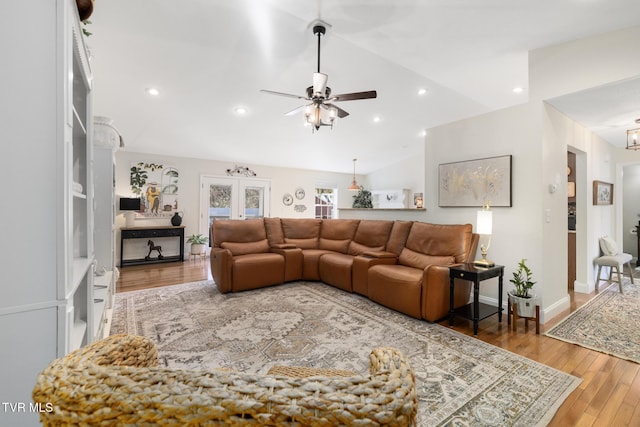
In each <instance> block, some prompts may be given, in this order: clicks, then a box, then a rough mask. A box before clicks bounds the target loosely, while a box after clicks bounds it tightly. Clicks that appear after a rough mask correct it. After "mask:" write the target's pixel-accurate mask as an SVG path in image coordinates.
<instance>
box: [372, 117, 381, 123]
mask: <svg viewBox="0 0 640 427" xmlns="http://www.w3.org/2000/svg"><path fill="white" fill-rule="evenodd" d="M380 120H382V118H381V117H380V116H373V123H380Z"/></svg>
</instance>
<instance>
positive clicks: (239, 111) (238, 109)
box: [233, 107, 247, 116]
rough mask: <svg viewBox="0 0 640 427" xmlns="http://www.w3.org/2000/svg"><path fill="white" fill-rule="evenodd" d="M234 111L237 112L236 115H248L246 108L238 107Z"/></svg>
mask: <svg viewBox="0 0 640 427" xmlns="http://www.w3.org/2000/svg"><path fill="white" fill-rule="evenodd" d="M233 111H235V112H236V114H238V115H240V116H242V115H244V114H247V108H246V107H236V108H234V109H233Z"/></svg>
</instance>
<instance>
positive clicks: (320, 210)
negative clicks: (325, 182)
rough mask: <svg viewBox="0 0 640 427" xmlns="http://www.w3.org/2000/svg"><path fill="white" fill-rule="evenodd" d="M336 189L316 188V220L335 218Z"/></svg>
mask: <svg viewBox="0 0 640 427" xmlns="http://www.w3.org/2000/svg"><path fill="white" fill-rule="evenodd" d="M337 200H338V197H337V189H335V188H316V201H315V206H316V218H321V219H331V218H335V217H336V213H337V211H338V210H337V206H336V201H337Z"/></svg>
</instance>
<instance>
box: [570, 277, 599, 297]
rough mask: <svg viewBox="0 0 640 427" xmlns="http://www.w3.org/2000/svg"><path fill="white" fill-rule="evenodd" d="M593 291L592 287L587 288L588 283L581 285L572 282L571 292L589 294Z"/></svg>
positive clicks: (580, 283)
mask: <svg viewBox="0 0 640 427" xmlns="http://www.w3.org/2000/svg"><path fill="white" fill-rule="evenodd" d="M594 289H595V286H594V287H591V286H589V284H588V283H582V282H578V281H577V280H575V281H574V282H573V292H579V293H581V294H590V293H591V292H593V291H594Z"/></svg>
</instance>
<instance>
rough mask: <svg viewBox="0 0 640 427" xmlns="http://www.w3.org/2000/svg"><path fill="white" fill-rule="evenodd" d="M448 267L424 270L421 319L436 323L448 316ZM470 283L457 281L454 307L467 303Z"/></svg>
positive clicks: (436, 266) (439, 266)
mask: <svg viewBox="0 0 640 427" xmlns="http://www.w3.org/2000/svg"><path fill="white" fill-rule="evenodd" d="M449 267H450V266H448V265H430V266H428V267H426V268H425V269H424V277H423V280H422V297H421V298H422V301H421V311H422V318H423V319H425V320H428V321H430V322H436V321H438V320H440V319H442V318H443V317H446V316H447V315H448V314H449V301H450V298H449V292H450V286H449V285H450V282H449ZM470 292H471V282H469V281H467V280H457V279H456V285H455V287H454V294H453V301H454V307H456V308H457V307H460V306H463V305H465V304H467V303H468V302H469V294H470Z"/></svg>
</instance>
